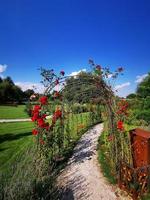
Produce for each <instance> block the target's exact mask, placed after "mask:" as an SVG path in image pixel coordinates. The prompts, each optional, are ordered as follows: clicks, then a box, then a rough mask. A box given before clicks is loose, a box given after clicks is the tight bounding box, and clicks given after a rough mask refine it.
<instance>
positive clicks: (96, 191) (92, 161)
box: [57, 124, 128, 200]
mask: <svg viewBox="0 0 150 200" xmlns="http://www.w3.org/2000/svg"><path fill="white" fill-rule="evenodd" d="M102 128H103V125H102V124H98V125H96V126H94V127H93V128H92V129H90V130H89V131H88V132H87V133H85V134H84V135H83V136H82V138H81V139H80V141H79V142H78V144H77V146H76V148H75V149H74V154H73V156H72V157H71V158H70V160H69V162H68V165H67V166H66V168H65V169H64V170H63V171H62V172H61V174H60V176H59V177H58V179H57V182H58V185H59V187H60V188H63V189H62V192H61V195H60V199H61V200H100V199H103V200H116V199H120V200H122V199H128V198H127V197H126V198H123V197H121V198H119V197H117V196H118V195H117V196H116V189H114V187H112V186H110V184H108V183H107V181H106V179H105V178H104V176H103V174H102V172H101V171H100V167H99V165H98V161H97V153H96V146H97V140H98V137H99V135H100V133H101V132H102Z"/></svg>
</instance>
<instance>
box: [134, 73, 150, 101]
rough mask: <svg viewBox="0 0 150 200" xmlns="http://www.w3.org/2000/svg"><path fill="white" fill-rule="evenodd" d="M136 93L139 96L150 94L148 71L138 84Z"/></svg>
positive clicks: (149, 75) (149, 74) (143, 96)
mask: <svg viewBox="0 0 150 200" xmlns="http://www.w3.org/2000/svg"><path fill="white" fill-rule="evenodd" d="M137 95H138V96H139V97H140V98H145V97H148V96H150V73H148V76H147V77H146V78H145V79H144V80H143V81H142V82H141V83H140V84H139V85H138V87H137Z"/></svg>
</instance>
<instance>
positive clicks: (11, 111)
mask: <svg viewBox="0 0 150 200" xmlns="http://www.w3.org/2000/svg"><path fill="white" fill-rule="evenodd" d="M20 118H29V116H28V114H27V113H26V112H25V105H19V106H16V107H15V106H0V119H20Z"/></svg>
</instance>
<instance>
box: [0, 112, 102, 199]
mask: <svg viewBox="0 0 150 200" xmlns="http://www.w3.org/2000/svg"><path fill="white" fill-rule="evenodd" d="M99 120H101V119H100V118H99ZM94 122H95V123H96V122H98V121H96V119H94ZM59 123H60V121H58V124H57V126H56V127H55V128H54V132H53V133H54V136H53V140H52V143H51V144H50V146H51V148H48V149H47V150H48V151H47V156H48V157H47V159H46V160H45V158H44V157H41V156H42V155H43V152H42V148H41V152H40V151H39V149H37V148H36V145H35V144H34V142H33V136H32V135H31V129H32V128H33V124H32V123H30V122H20V123H4V124H1V127H0V133H1V135H0V142H1V149H0V161H1V163H0V164H1V172H2V176H1V186H0V192H1V195H2V196H1V197H0V198H1V199H25V200H26V199H46V198H47V199H50V197H51V193H52V191H53V189H54V186H55V178H56V175H57V173H58V171H59V170H60V169H61V168H62V167H63V166H64V164H65V163H66V161H67V159H68V157H69V156H70V155H71V153H72V152H73V148H74V146H75V144H76V142H77V140H78V139H79V138H80V137H81V135H82V134H83V133H84V132H85V131H86V130H87V129H88V128H89V127H90V126H91V125H92V124H91V120H90V113H89V112H88V113H80V114H69V116H68V117H67V118H66V119H65V124H64V127H63V128H64V134H62V130H61V128H62V127H60V126H59ZM59 136H61V137H59ZM35 139H36V138H35V137H34V140H35ZM51 150H52V151H51Z"/></svg>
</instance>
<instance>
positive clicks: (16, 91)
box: [0, 77, 23, 103]
mask: <svg viewBox="0 0 150 200" xmlns="http://www.w3.org/2000/svg"><path fill="white" fill-rule="evenodd" d="M22 98H23V92H22V90H21V89H20V88H19V87H18V86H16V85H15V84H14V82H13V81H12V79H11V78H10V77H6V78H5V79H3V80H2V81H1V82H0V103H6V102H14V101H17V102H21V101H22Z"/></svg>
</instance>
